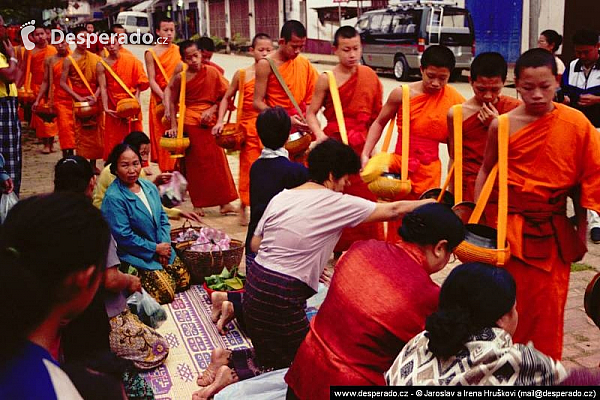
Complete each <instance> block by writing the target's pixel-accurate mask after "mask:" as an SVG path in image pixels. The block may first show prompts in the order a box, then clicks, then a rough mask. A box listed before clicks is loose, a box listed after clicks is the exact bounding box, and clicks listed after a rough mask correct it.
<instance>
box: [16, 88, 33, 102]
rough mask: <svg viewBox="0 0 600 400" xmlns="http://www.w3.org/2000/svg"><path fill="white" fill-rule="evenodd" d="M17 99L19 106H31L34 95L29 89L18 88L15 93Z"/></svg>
mask: <svg viewBox="0 0 600 400" xmlns="http://www.w3.org/2000/svg"><path fill="white" fill-rule="evenodd" d="M17 98H18V99H19V102H21V104H33V103H34V102H35V94H34V93H33V90H31V89H25V88H20V89H19V90H18V91H17Z"/></svg>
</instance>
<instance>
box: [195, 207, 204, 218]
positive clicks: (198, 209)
mask: <svg viewBox="0 0 600 400" xmlns="http://www.w3.org/2000/svg"><path fill="white" fill-rule="evenodd" d="M194 212H195V213H196V214H198V215H199V216H201V217H204V216H206V214H204V210H203V209H202V208H200V207H194Z"/></svg>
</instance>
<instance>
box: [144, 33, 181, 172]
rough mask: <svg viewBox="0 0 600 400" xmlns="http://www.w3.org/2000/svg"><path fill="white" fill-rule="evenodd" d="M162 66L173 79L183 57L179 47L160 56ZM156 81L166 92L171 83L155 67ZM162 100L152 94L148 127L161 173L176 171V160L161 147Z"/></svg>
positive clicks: (171, 47)
mask: <svg viewBox="0 0 600 400" xmlns="http://www.w3.org/2000/svg"><path fill="white" fill-rule="evenodd" d="M158 60H159V61H160V64H161V65H162V66H163V68H164V69H165V72H166V73H167V79H171V77H172V76H173V72H174V71H175V68H176V67H177V65H178V64H179V63H180V62H181V56H180V55H179V46H177V45H175V44H171V45H170V46H169V48H168V49H167V50H165V51H164V52H163V53H162V54H161V55H160V56H158ZM154 74H155V80H156V83H157V84H158V86H160V88H161V89H162V90H163V91H164V90H165V89H166V87H167V84H168V83H169V82H168V81H167V80H165V78H164V77H163V74H162V72H160V68H159V67H158V66H157V65H156V62H155V65H154ZM161 102H162V100H161V99H160V98H159V97H158V96H157V95H156V94H155V93H154V92H152V96H151V97H150V107H149V109H148V126H149V128H150V141H151V143H152V144H151V152H152V161H153V162H157V163H158V167H159V168H160V170H161V171H163V172H167V171H173V170H174V169H175V161H176V159H175V158H171V156H170V154H169V152H168V151H166V150H165V149H163V148H162V147H160V144H159V143H160V138H161V137H162V136H163V134H164V133H165V127H164V125H163V124H162V122H161V118H158V116H157V115H156V111H155V110H156V106H157V105H158V104H160V103H161Z"/></svg>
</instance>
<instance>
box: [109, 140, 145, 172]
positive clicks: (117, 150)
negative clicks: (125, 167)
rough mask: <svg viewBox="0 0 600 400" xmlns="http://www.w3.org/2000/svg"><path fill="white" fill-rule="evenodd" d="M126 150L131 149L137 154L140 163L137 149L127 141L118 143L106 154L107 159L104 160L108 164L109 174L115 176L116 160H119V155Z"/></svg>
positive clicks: (140, 158)
mask: <svg viewBox="0 0 600 400" xmlns="http://www.w3.org/2000/svg"><path fill="white" fill-rule="evenodd" d="M127 150H131V151H133V152H134V153H135V154H136V155H137V156H138V158H139V160H140V164H141V162H142V156H140V151H139V149H137V148H135V147H133V146H132V145H130V144H127V143H119V144H118V145H116V146H115V147H113V149H112V151H111V152H110V154H109V156H108V159H107V160H106V163H107V164H110V167H109V168H110V173H111V174H113V175H115V176H116V175H117V162H118V161H119V157H121V154H123V153H125V152H126V151H127Z"/></svg>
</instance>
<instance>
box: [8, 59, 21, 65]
mask: <svg viewBox="0 0 600 400" xmlns="http://www.w3.org/2000/svg"><path fill="white" fill-rule="evenodd" d="M9 61H14V62H16V63H17V64H18V63H19V60H17V59H16V58H15V57H11V58H10V60H9Z"/></svg>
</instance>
